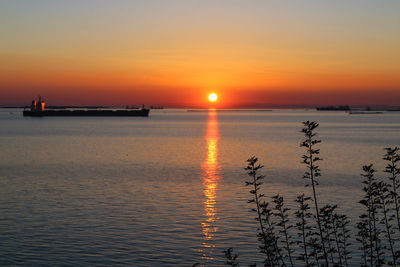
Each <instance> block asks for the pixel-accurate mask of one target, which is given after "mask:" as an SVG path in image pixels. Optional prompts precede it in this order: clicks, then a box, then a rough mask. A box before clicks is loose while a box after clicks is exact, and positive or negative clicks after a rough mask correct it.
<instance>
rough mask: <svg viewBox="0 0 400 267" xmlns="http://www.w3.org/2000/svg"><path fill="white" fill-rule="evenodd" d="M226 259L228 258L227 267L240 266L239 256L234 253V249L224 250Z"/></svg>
mask: <svg viewBox="0 0 400 267" xmlns="http://www.w3.org/2000/svg"><path fill="white" fill-rule="evenodd" d="M224 254H225V258H226V262H225V263H226V265H229V266H233V267H237V266H239V262H238V257H239V256H238V254H234V253H233V248H228V249H226V250H224Z"/></svg>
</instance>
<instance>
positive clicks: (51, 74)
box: [0, 0, 400, 107]
mask: <svg viewBox="0 0 400 267" xmlns="http://www.w3.org/2000/svg"><path fill="white" fill-rule="evenodd" d="M399 12H400V1H398V0H382V1H373V0H358V1H356V0H346V1H342V0H335V1H319V0H308V1H306V0H293V1H286V0H281V1H269V0H142V1H138V0H137V1H134V0H130V1H127V0H126V1H125V0H113V1H105V0H92V1H91V0H83V1H82V0H79V1H78V0H69V1H61V0H35V1H32V0H26V1H24V0H2V1H1V2H0V105H25V104H29V103H30V101H31V100H32V98H33V97H35V96H37V95H39V94H40V95H42V96H43V97H44V98H45V99H46V100H47V104H48V105H115V106H117V105H140V104H146V105H162V106H166V107H209V106H210V105H213V106H215V107H263V106H265V107H268V106H315V105H341V104H348V105H369V106H377V105H387V106H400V49H399V47H400V34H399V33H400V15H399V14H400V13H399ZM211 92H214V93H216V94H218V97H219V98H218V101H217V103H214V104H210V103H209V102H208V100H207V95H208V94H209V93H211Z"/></svg>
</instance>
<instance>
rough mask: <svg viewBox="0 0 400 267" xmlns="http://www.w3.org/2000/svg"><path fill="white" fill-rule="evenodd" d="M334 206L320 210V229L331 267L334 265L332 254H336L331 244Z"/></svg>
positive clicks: (332, 240)
mask: <svg viewBox="0 0 400 267" xmlns="http://www.w3.org/2000/svg"><path fill="white" fill-rule="evenodd" d="M336 207H337V206H336V205H334V206H331V205H326V206H324V207H322V208H321V209H320V216H321V228H322V234H323V237H324V238H323V240H324V242H325V245H326V248H327V253H328V255H329V257H330V261H331V263H332V265H335V261H334V254H335V253H337V250H336V248H335V246H334V244H333V242H334V241H335V239H334V233H333V231H334V224H333V214H334V211H335V209H336Z"/></svg>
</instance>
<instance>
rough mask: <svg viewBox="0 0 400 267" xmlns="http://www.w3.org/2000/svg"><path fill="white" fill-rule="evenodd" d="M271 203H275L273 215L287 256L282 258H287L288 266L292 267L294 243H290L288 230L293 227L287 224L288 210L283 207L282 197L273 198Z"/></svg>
mask: <svg viewBox="0 0 400 267" xmlns="http://www.w3.org/2000/svg"><path fill="white" fill-rule="evenodd" d="M272 201H273V202H274V203H275V211H276V212H275V213H274V215H275V216H277V217H278V220H279V221H278V223H277V224H276V225H277V226H278V227H280V228H281V229H280V230H279V233H280V234H281V235H283V238H284V239H283V240H282V242H283V243H284V247H285V250H286V253H287V255H286V256H284V258H288V259H289V262H290V265H291V266H293V260H292V253H293V249H292V248H291V247H292V245H293V243H294V242H293V241H291V239H292V238H291V236H290V234H289V229H290V228H292V227H293V225H290V224H288V222H289V219H288V217H289V216H288V211H289V210H290V209H289V208H286V207H285V206H284V201H283V197H281V196H280V195H276V196H273V197H272Z"/></svg>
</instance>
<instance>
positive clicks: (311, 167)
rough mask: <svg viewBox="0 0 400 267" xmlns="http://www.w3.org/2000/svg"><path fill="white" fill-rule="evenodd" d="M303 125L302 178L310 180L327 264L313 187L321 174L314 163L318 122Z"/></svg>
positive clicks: (317, 151) (317, 153) (318, 159)
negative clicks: (303, 166) (305, 167)
mask: <svg viewBox="0 0 400 267" xmlns="http://www.w3.org/2000/svg"><path fill="white" fill-rule="evenodd" d="M303 125H304V128H303V129H302V131H301V132H302V133H303V134H304V137H305V140H304V141H303V142H301V143H300V146H301V147H305V148H306V154H304V155H303V162H302V163H303V164H305V165H306V166H307V171H306V172H305V173H304V176H303V178H304V179H309V180H310V181H311V186H312V192H313V197H314V205H315V213H316V217H317V224H318V229H319V237H320V240H321V246H322V251H323V256H324V260H325V264H326V266H329V263H328V253H327V251H326V248H325V240H324V235H323V232H322V227H321V218H320V214H319V208H318V199H317V193H316V189H315V187H316V185H318V182H317V181H316V178H317V177H319V176H321V170H320V169H319V166H318V165H316V163H317V162H318V161H320V160H321V158H320V157H318V155H319V151H320V150H319V149H316V148H315V146H316V145H317V144H319V143H321V140H318V139H316V138H315V137H316V135H317V133H315V129H316V128H317V127H318V126H319V124H318V123H316V122H314V121H311V122H310V121H305V122H303ZM307 185H308V184H307Z"/></svg>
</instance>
